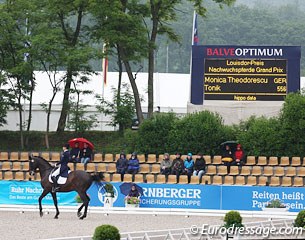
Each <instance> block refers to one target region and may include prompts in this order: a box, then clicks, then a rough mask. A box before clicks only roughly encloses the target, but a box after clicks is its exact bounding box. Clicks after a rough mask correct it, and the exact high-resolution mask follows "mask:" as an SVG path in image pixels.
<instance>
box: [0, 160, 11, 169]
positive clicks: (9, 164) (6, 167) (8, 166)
mask: <svg viewBox="0 0 305 240" xmlns="http://www.w3.org/2000/svg"><path fill="white" fill-rule="evenodd" d="M11 169H12V164H11V162H9V161H5V162H2V168H1V170H2V171H10V170H11Z"/></svg>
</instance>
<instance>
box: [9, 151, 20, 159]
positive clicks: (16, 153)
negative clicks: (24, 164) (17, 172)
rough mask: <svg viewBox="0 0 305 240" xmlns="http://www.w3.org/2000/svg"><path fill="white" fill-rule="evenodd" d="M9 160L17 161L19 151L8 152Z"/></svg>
mask: <svg viewBox="0 0 305 240" xmlns="http://www.w3.org/2000/svg"><path fill="white" fill-rule="evenodd" d="M10 161H19V153H18V152H11V153H10Z"/></svg>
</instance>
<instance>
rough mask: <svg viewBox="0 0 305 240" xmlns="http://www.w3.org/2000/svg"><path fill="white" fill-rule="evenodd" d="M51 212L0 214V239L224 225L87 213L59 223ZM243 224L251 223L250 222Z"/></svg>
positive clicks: (218, 220)
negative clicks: (98, 230) (111, 228)
mask: <svg viewBox="0 0 305 240" xmlns="http://www.w3.org/2000/svg"><path fill="white" fill-rule="evenodd" d="M54 215H55V213H54V212H50V214H44V216H43V217H42V218H41V217H40V216H39V213H38V210H37V212H25V213H20V212H15V211H11V212H4V211H0V239H3V240H16V239H18V240H34V239H47V238H58V237H73V236H89V235H93V233H94V230H95V228H96V227H97V226H100V225H103V224H111V225H114V226H116V227H117V228H118V229H119V230H120V232H132V231H142V230H162V229H169V228H171V229H173V228H174V229H175V228H184V227H185V228H189V227H190V226H191V225H194V224H195V225H202V224H203V223H206V224H210V225H217V224H222V223H223V217H207V216H190V217H188V218H187V217H185V216H174V215H158V216H153V215H152V214H147V215H146V214H145V215H143V214H138V215H134V214H117V213H114V214H109V215H108V216H105V215H104V214H103V213H89V214H88V217H87V218H86V219H84V220H79V219H78V217H77V216H76V212H75V213H70V212H61V214H60V215H59V219H54ZM244 221H247V222H250V221H251V222H252V221H253V218H251V219H244Z"/></svg>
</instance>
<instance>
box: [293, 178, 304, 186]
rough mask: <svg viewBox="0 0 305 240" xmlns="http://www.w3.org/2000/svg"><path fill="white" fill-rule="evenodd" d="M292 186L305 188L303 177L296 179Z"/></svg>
mask: <svg viewBox="0 0 305 240" xmlns="http://www.w3.org/2000/svg"><path fill="white" fill-rule="evenodd" d="M292 186H293V187H303V186H304V180H303V177H294V179H293V185H292Z"/></svg>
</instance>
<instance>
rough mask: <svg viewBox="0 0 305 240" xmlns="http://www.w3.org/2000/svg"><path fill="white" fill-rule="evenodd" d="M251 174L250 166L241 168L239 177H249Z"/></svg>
mask: <svg viewBox="0 0 305 240" xmlns="http://www.w3.org/2000/svg"><path fill="white" fill-rule="evenodd" d="M250 174H251V168H250V166H242V167H241V171H240V174H239V175H241V176H249V175H250Z"/></svg>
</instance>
